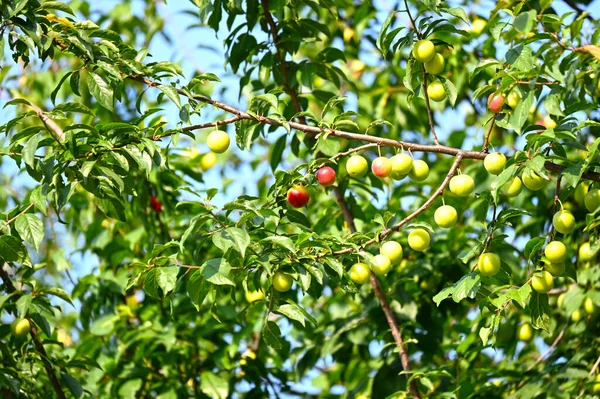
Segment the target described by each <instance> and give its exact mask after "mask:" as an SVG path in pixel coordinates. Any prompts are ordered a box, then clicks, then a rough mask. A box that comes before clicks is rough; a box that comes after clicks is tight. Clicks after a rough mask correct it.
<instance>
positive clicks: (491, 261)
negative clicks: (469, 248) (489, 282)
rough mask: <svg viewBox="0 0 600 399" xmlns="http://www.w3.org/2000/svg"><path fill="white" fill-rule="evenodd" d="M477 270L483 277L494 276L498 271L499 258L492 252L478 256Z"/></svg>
mask: <svg viewBox="0 0 600 399" xmlns="http://www.w3.org/2000/svg"><path fill="white" fill-rule="evenodd" d="M477 268H478V269H479V272H480V273H481V274H483V275H484V276H495V275H496V274H498V272H499V271H500V257H499V256H498V255H496V254H495V253H492V252H484V253H482V254H481V255H480V256H479V260H478V261H477Z"/></svg>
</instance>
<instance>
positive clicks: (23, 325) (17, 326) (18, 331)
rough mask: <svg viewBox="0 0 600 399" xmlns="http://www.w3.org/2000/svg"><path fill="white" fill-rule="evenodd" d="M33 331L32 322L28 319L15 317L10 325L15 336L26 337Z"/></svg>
mask: <svg viewBox="0 0 600 399" xmlns="http://www.w3.org/2000/svg"><path fill="white" fill-rule="evenodd" d="M30 331H31V324H29V320H27V319H15V321H13V322H12V324H11V325H10V332H11V333H12V335H14V336H15V338H18V339H21V338H25V337H26V336H27V335H28V334H29V332H30Z"/></svg>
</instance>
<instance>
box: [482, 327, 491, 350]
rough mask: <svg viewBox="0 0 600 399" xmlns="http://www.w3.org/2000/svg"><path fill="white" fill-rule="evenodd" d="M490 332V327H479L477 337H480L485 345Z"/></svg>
mask: <svg viewBox="0 0 600 399" xmlns="http://www.w3.org/2000/svg"><path fill="white" fill-rule="evenodd" d="M491 332H492V329H491V328H490V327H481V328H480V329H479V338H481V342H482V343H483V346H486V345H487V342H488V338H489V337H490V333H491Z"/></svg>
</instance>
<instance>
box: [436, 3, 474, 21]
mask: <svg viewBox="0 0 600 399" xmlns="http://www.w3.org/2000/svg"><path fill="white" fill-rule="evenodd" d="M442 11H443V12H446V13H448V14H450V15H453V16H455V17H457V18H460V19H462V20H463V21H464V23H466V24H470V23H471V22H470V21H469V17H468V16H467V13H466V11H465V10H464V9H463V8H461V7H454V8H445V9H442Z"/></svg>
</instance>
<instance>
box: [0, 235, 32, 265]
mask: <svg viewBox="0 0 600 399" xmlns="http://www.w3.org/2000/svg"><path fill="white" fill-rule="evenodd" d="M0 258H2V259H3V260H4V261H5V262H17V263H21V262H23V261H24V260H25V258H27V250H26V249H25V247H24V246H23V244H22V243H21V241H20V240H19V239H18V238H17V237H13V236H8V235H3V236H0Z"/></svg>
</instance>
